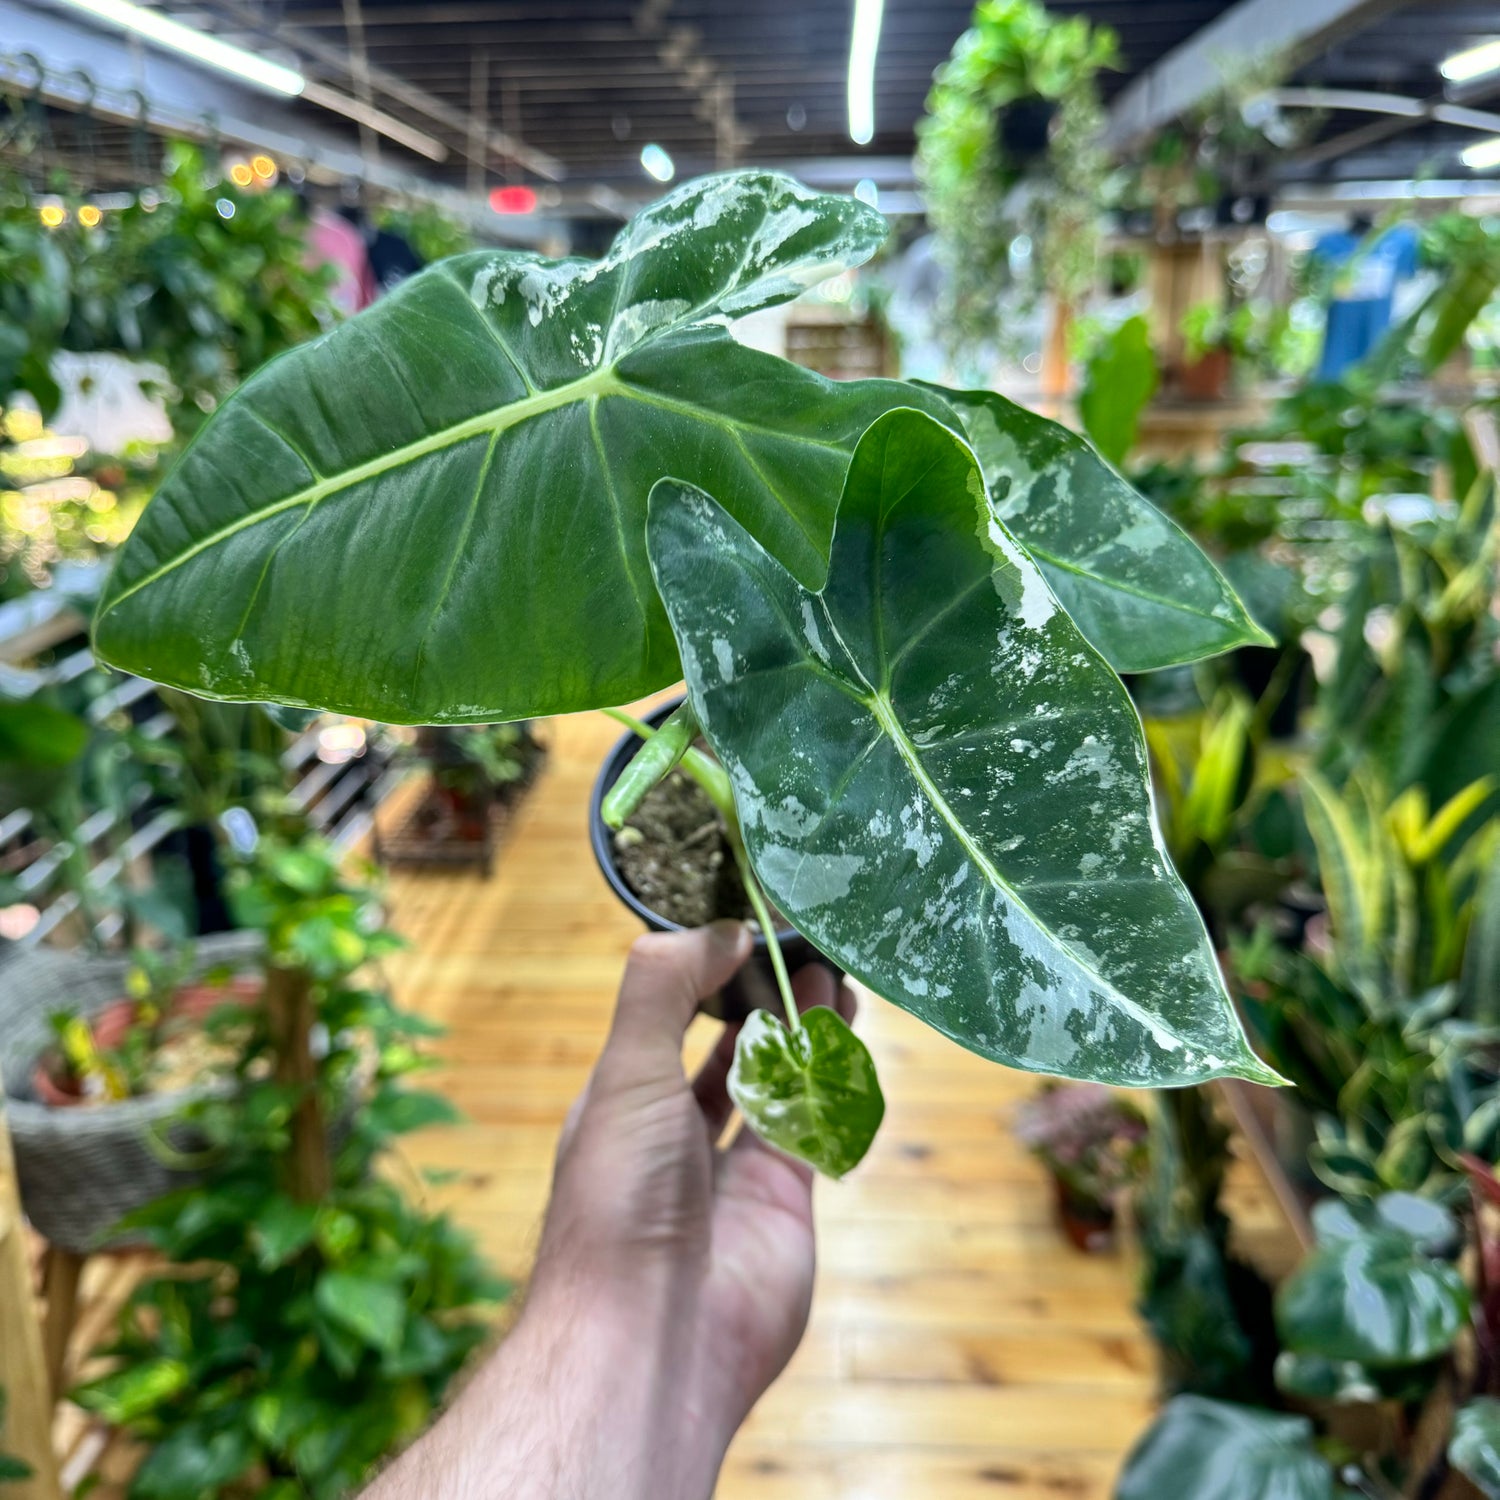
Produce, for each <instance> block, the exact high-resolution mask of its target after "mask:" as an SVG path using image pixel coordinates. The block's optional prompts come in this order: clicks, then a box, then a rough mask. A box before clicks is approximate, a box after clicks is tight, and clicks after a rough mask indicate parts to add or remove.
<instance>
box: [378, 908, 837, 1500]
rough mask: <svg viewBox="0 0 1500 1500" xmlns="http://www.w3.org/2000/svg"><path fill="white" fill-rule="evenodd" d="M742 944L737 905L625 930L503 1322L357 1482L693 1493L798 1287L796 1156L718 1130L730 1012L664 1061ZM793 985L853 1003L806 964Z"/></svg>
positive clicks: (805, 1244) (732, 1425)
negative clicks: (605, 1027) (535, 1235)
mask: <svg viewBox="0 0 1500 1500" xmlns="http://www.w3.org/2000/svg"><path fill="white" fill-rule="evenodd" d="M749 956H750V935H749V932H748V931H747V930H746V928H745V927H744V926H743V925H742V924H741V923H738V922H715V923H714V924H713V925H712V926H710V927H702V928H697V929H695V930H694V931H691V932H672V933H651V934H650V935H648V936H646V937H643V938H641V939H639V940H638V941H637V943H636V944H635V946H634V947H633V948H632V949H631V952H630V960H629V962H628V963H627V964H626V966H625V976H624V978H623V980H622V981H621V983H620V995H619V1000H618V1002H617V1004H616V1009H615V1017H614V1024H613V1025H612V1027H611V1028H610V1033H609V1037H608V1039H607V1040H606V1042H605V1044H604V1050H603V1052H602V1053H601V1055H600V1057H599V1061H598V1063H597V1065H596V1066H595V1068H594V1072H593V1076H592V1077H591V1078H590V1079H589V1082H588V1084H587V1086H586V1087H585V1089H584V1091H583V1094H582V1096H581V1097H580V1098H579V1100H578V1101H577V1103H575V1104H574V1106H573V1109H572V1112H571V1113H570V1114H569V1116H568V1120H567V1123H566V1124H565V1125H564V1127H563V1132H562V1140H561V1143H560V1145H559V1146H558V1152H557V1165H556V1167H555V1169H554V1172H553V1178H552V1201H551V1203H550V1204H549V1205H548V1208H547V1217H546V1222H545V1224H544V1226H543V1229H542V1240H541V1247H540V1249H539V1250H538V1252H537V1259H536V1266H535V1269H534V1270H533V1272H532V1276H531V1282H530V1286H529V1288H528V1290H527V1294H526V1305H525V1307H524V1309H523V1310H522V1313H521V1316H520V1320H519V1321H518V1322H517V1324H516V1326H515V1328H514V1329H513V1330H512V1331H511V1333H510V1334H509V1336H508V1337H507V1338H506V1340H505V1342H504V1343H503V1344H502V1345H501V1346H500V1348H499V1349H498V1350H497V1351H496V1353H495V1354H494V1355H492V1356H491V1357H490V1359H489V1360H488V1361H487V1362H486V1363H485V1364H484V1365H483V1366H482V1367H481V1368H480V1369H479V1370H478V1372H477V1373H476V1374H475V1375H474V1377H473V1379H472V1380H471V1381H470V1382H469V1384H468V1386H467V1387H466V1388H465V1390H464V1391H463V1392H462V1393H461V1394H460V1395H459V1396H458V1398H457V1400H455V1401H454V1403H453V1405H452V1406H451V1407H450V1408H449V1409H448V1411H447V1412H446V1413H445V1414H444V1416H443V1417H442V1418H441V1419H440V1420H439V1421H438V1423H437V1425H436V1426H435V1427H433V1429H432V1430H431V1431H430V1432H428V1433H427V1435H426V1436H425V1437H423V1438H420V1439H419V1440H418V1441H417V1442H416V1443H415V1444H413V1446H412V1447H411V1448H409V1449H408V1450H407V1451H406V1452H405V1453H404V1454H403V1455H402V1456H401V1457H400V1458H398V1459H397V1460H396V1461H395V1462H394V1463H393V1464H392V1465H391V1466H390V1468H388V1469H387V1470H386V1472H385V1473H384V1474H383V1475H381V1476H380V1477H379V1478H378V1479H377V1480H376V1481H375V1483H374V1484H373V1486H371V1487H370V1488H369V1489H368V1490H367V1491H366V1492H365V1495H364V1500H502V1497H503V1500H709V1496H711V1495H712V1494H713V1491H714V1487H715V1485H716V1483H717V1480H718V1473H719V1466H720V1464H721V1463H722V1462H723V1459H724V1454H725V1451H726V1450H727V1448H728V1447H729V1442H730V1439H731V1438H732V1437H733V1436H734V1434H735V1432H736V1431H737V1430H738V1428H739V1426H740V1424H741V1423H742V1422H743V1421H744V1420H745V1418H746V1417H747V1416H748V1415H749V1414H750V1409H751V1407H753V1406H754V1405H755V1403H756V1402H757V1401H758V1400H759V1399H760V1397H761V1395H762V1394H763V1393H764V1391H765V1390H766V1387H767V1386H769V1385H770V1384H771V1382H772V1381H773V1380H775V1378H776V1377H777V1376H778V1375H779V1374H780V1373H781V1371H782V1370H783V1369H784V1368H785V1366H786V1363H787V1361H788V1360H789V1359H790V1358H791V1357H792V1354H793V1352H794V1351H795V1350H796V1348H797V1345H798V1344H799V1343H800V1342H801V1339H802V1334H803V1332H804V1331H805V1329H806V1327H807V1318H808V1313H809V1310H810V1309H811V1306H812V1291H813V1262H814V1257H813V1218H812V1172H811V1171H810V1170H809V1168H807V1167H806V1166H804V1165H802V1163H800V1162H794V1161H792V1160H791V1159H790V1158H788V1157H784V1156H781V1155H778V1154H777V1153H776V1152H775V1151H773V1150H772V1149H771V1148H770V1147H769V1146H766V1145H765V1144H763V1143H762V1142H761V1141H760V1140H758V1139H757V1138H756V1137H755V1136H754V1135H752V1134H751V1132H750V1131H748V1130H743V1129H742V1130H741V1131H740V1132H739V1133H738V1135H736V1136H735V1137H734V1139H733V1140H732V1141H731V1142H730V1143H729V1145H727V1146H725V1147H722V1148H721V1147H720V1146H719V1144H718V1142H719V1138H720V1136H722V1135H723V1134H724V1132H725V1129H726V1127H727V1126H728V1124H729V1121H730V1118H731V1115H732V1114H733V1106H732V1105H731V1104H730V1101H729V1094H728V1092H727V1088H726V1084H727V1081H728V1078H729V1069H730V1066H731V1064H732V1062H733V1059H734V1041H735V1028H732V1027H730V1028H726V1029H725V1031H724V1034H723V1036H721V1037H720V1039H719V1043H718V1045H717V1046H716V1047H715V1049H714V1051H713V1052H712V1054H711V1055H710V1056H709V1059H708V1061H707V1062H705V1063H704V1064H703V1067H702V1068H701V1069H700V1070H699V1072H698V1075H697V1077H696V1078H694V1079H692V1080H691V1082H690V1081H689V1080H688V1079H687V1078H686V1076H685V1075H684V1073H683V1066H682V1042H683V1034H684V1032H686V1030H687V1027H688V1023H689V1022H690V1021H691V1020H692V1018H693V1014H694V1012H695V1011H696V1010H697V1008H698V1002H699V1001H700V1000H701V999H704V998H705V997H707V996H708V995H711V994H712V993H713V992H714V991H715V990H717V989H718V988H719V987H720V986H721V985H723V984H724V982H725V981H726V980H727V979H728V978H729V977H730V975H732V974H733V973H734V972H735V971H736V970H737V969H738V968H739V967H740V966H741V965H742V964H743V963H744V962H745V960H746V959H747V958H748V957H749ZM793 990H794V993H795V994H796V997H797V1001H798V1004H799V1005H800V1006H801V1008H802V1009H804V1010H806V1009H807V1008H808V1007H810V1006H813V1005H834V1004H837V1005H838V1006H839V1009H840V1010H841V1012H842V1013H843V1014H844V1015H845V1016H846V1017H848V1016H850V1015H851V1014H852V1009H853V999H852V996H851V995H850V993H849V991H848V990H847V989H844V988H840V987H839V986H838V985H837V984H836V982H835V980H834V977H833V975H832V974H831V973H830V971H829V970H828V969H826V968H824V967H823V966H822V965H820V964H818V965H809V966H808V967H807V968H805V969H803V970H802V972H801V973H799V974H798V975H797V976H796V978H795V979H794V980H793Z"/></svg>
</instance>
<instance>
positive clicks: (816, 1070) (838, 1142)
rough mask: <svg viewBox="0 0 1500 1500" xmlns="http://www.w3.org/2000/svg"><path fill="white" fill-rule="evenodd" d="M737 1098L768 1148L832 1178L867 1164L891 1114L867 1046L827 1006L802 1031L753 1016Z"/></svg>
mask: <svg viewBox="0 0 1500 1500" xmlns="http://www.w3.org/2000/svg"><path fill="white" fill-rule="evenodd" d="M729 1096H730V1098H732V1099H733V1100H734V1102H735V1104H736V1105H737V1106H738V1107H739V1111H740V1113H741V1114H742V1115H744V1117H745V1119H746V1120H747V1121H748V1122H749V1124H750V1126H751V1127H752V1128H753V1129H754V1131H755V1133H756V1135H758V1136H759V1137H760V1138H761V1139H762V1140H763V1141H769V1142H770V1143H771V1145H773V1146H775V1147H776V1148H777V1149H778V1150H780V1151H785V1152H786V1153H787V1155H789V1156H796V1157H800V1158H801V1159H802V1160H803V1161H805V1162H810V1163H811V1164H812V1165H813V1166H815V1167H816V1168H817V1169H818V1170H819V1171H820V1172H823V1173H826V1174H827V1175H828V1176H829V1177H842V1176H843V1175H844V1174H845V1173H846V1172H847V1171H849V1170H850V1168H852V1167H856V1166H858V1165H859V1163H860V1161H861V1159H862V1158H863V1157H864V1154H865V1152H866V1151H868V1150H869V1149H870V1143H871V1142H872V1141H873V1140H874V1139H875V1132H876V1131H877V1130H879V1129H880V1121H881V1119H882V1117H883V1116H884V1114H885V1098H884V1096H883V1095H882V1094H881V1092H880V1081H879V1080H878V1079H877V1078H876V1076H875V1064H874V1062H872V1061H871V1059H870V1054H869V1052H868V1051H866V1050H865V1044H864V1043H863V1042H862V1041H860V1039H859V1038H858V1037H857V1036H855V1034H854V1033H853V1032H852V1031H850V1029H849V1027H848V1026H847V1025H846V1024H845V1023H844V1021H843V1019H842V1017H840V1016H839V1015H838V1013H837V1012H836V1011H832V1010H829V1009H828V1008H827V1007H826V1006H817V1007H815V1008H814V1009H812V1010H810V1011H808V1012H807V1013H806V1014H805V1015H804V1016H803V1017H802V1027H801V1029H800V1030H799V1031H796V1032H791V1031H788V1030H787V1028H786V1026H785V1025H784V1024H783V1022H782V1021H780V1020H779V1019H778V1018H777V1017H775V1016H773V1015H772V1014H771V1013H770V1012H769V1011H764V1010H757V1011H754V1012H752V1013H751V1015H750V1019H749V1020H747V1021H746V1022H745V1025H744V1027H743V1028H742V1029H741V1031H740V1034H739V1037H738V1039H737V1040H736V1042H735V1049H734V1067H733V1068H732V1069H731V1070H730V1074H729Z"/></svg>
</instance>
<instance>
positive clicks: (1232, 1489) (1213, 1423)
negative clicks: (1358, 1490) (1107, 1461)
mask: <svg viewBox="0 0 1500 1500" xmlns="http://www.w3.org/2000/svg"><path fill="white" fill-rule="evenodd" d="M1337 1493H1339V1492H1338V1491H1337V1490H1336V1489H1335V1488H1334V1482H1333V1472H1332V1470H1331V1469H1330V1468H1329V1467H1328V1464H1327V1462H1326V1461H1325V1460H1324V1459H1322V1458H1320V1457H1319V1456H1318V1452H1317V1450H1316V1449H1315V1448H1314V1447H1313V1431H1312V1423H1311V1422H1309V1421H1308V1420H1307V1418H1306V1417H1289V1416H1283V1415H1281V1414H1279V1413H1277V1412H1270V1411H1260V1410H1257V1409H1256V1408H1255V1407H1252V1406H1231V1405H1230V1404H1229V1403H1227V1402H1224V1401H1207V1400H1205V1399H1204V1398H1203V1397H1201V1396H1178V1397H1176V1398H1175V1399H1174V1400H1172V1401H1169V1402H1168V1403H1167V1405H1166V1408H1165V1409H1164V1410H1163V1412H1162V1414H1161V1416H1159V1417H1158V1418H1157V1419H1156V1421H1155V1423H1154V1424H1153V1425H1152V1427H1151V1429H1150V1430H1149V1431H1148V1432H1147V1433H1146V1435H1145V1437H1143V1438H1142V1439H1141V1441H1140V1442H1139V1443H1138V1444H1137V1445H1136V1447H1135V1450H1134V1451H1133V1452H1132V1453H1131V1455H1130V1457H1129V1458H1128V1459H1127V1460H1126V1461H1125V1471H1124V1473H1123V1474H1121V1476H1120V1483H1119V1485H1118V1486H1117V1487H1116V1489H1115V1500H1167V1497H1168V1496H1178V1495H1180V1496H1182V1497H1183V1500H1189V1497H1190V1500H1334V1496H1335V1495H1336V1494H1337Z"/></svg>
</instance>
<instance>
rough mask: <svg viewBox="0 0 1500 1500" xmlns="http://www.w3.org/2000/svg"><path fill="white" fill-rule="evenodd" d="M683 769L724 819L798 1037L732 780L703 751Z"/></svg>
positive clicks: (798, 1023)
mask: <svg viewBox="0 0 1500 1500" xmlns="http://www.w3.org/2000/svg"><path fill="white" fill-rule="evenodd" d="M604 712H605V713H606V714H608V715H609V717H610V718H611V719H613V720H615V722H616V723H619V724H623V725H625V727H626V728H627V729H633V730H634V731H635V732H636V733H637V734H638V735H640V737H641V738H642V739H643V740H651V739H654V738H655V736H656V733H657V731H656V730H655V729H653V728H652V727H651V725H649V724H647V723H646V722H645V720H643V719H637V718H636V717H635V716H634V715H633V714H628V713H626V712H625V710H624V709H621V708H606V709H605V710H604ZM682 769H683V770H684V771H685V772H686V773H687V774H688V775H689V776H691V777H692V778H693V780H694V781H696V782H697V783H698V785H699V786H700V787H702V788H703V791H704V794H705V795H706V796H707V797H708V800H709V801H710V802H712V803H713V805H714V808H715V810H716V811H717V812H718V814H719V817H720V818H722V819H723V822H724V831H725V833H726V834H727V836H728V838H729V847H730V848H731V849H732V850H733V851H734V862H735V864H736V865H737V866H738V867H739V872H740V880H741V881H742V882H743V883H744V886H745V895H746V896H747V897H749V900H750V905H751V907H752V908H753V909H754V912H755V920H756V921H757V922H758V923H759V924H760V930H761V933H762V934H763V936H764V937H765V940H766V951H767V952H768V953H769V954H770V955H771V968H772V970H773V971H774V972H775V975H776V988H777V989H778V990H780V991H781V1003H782V1005H783V1006H784V1007H785V1009H786V1024H787V1029H788V1030H789V1031H791V1033H792V1034H793V1035H794V1036H795V1035H796V1034H797V1033H798V1032H800V1031H801V1030H802V1016H801V1014H800V1013H799V1011H798V1010H797V1001H796V998H795V997H794V996H793V994H792V981H791V976H790V975H789V974H788V973H787V968H786V956H785V955H784V954H783V953H782V951H781V941H780V939H779V938H778V937H777V936H776V923H775V920H774V919H773V918H772V916H771V909H770V907H769V906H768V905H767V904H766V897H765V893H764V892H763V891H762V890H761V888H760V881H758V880H757V879H756V878H755V870H754V868H753V866H752V865H751V863H750V852H749V850H747V849H746V848H745V838H744V834H743V833H742V832H741V830H740V819H739V814H738V813H737V812H736V811H735V806H734V794H733V792H732V791H731V789H730V786H729V777H728V776H727V775H726V774H725V771H724V767H723V766H721V765H720V764H719V763H718V762H717V761H714V760H710V759H709V757H708V756H706V755H705V754H704V753H703V752H702V751H701V750H698V749H690V750H688V751H687V752H686V754H684V756H683V757H682Z"/></svg>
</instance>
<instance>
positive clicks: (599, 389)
mask: <svg viewBox="0 0 1500 1500" xmlns="http://www.w3.org/2000/svg"><path fill="white" fill-rule="evenodd" d="M624 389H625V388H624V386H623V385H622V383H621V382H620V381H619V380H618V379H617V378H616V375H615V368H614V366H613V365H605V366H602V367H601V368H600V369H597V370H591V371H590V372H589V373H588V374H587V375H585V376H583V377H582V378H581V379H578V380H571V381H569V382H568V383H567V384H566V385H559V386H554V387H553V388H552V389H551V390H550V391H539V392H537V394H536V395H534V396H527V397H524V398H523V399H522V400H520V401H511V402H507V403H506V405H504V406H499V407H494V408H492V409H491V410H489V411H482V412H480V413H478V415H476V416H472V417H466V418H465V419H464V420H463V421H462V422H456V423H455V424H454V425H453V426H452V427H444V428H443V429H442V430H441V431H440V432H433V433H429V434H428V435H427V436H426V437H421V438H418V439H417V440H416V441H415V442H412V443H407V444H406V445H405V446H404V447H401V448H392V449H391V450H390V451H389V452H388V453H382V454H379V455H378V456H377V457H375V458H371V459H367V460H366V461H365V462H364V463H362V464H359V465H357V466H356V467H354V468H352V469H343V470H341V471H340V472H339V473H337V474H330V475H329V476H328V477H327V478H326V479H320V480H319V481H318V482H317V483H316V484H312V485H308V486H307V488H306V489H301V490H298V491H297V492H296V493H295V494H292V495H287V496H284V497H283V498H282V499H280V500H277V501H276V502H275V503H274V504H271V505H267V506H263V507H261V508H260V509H258V510H254V511H250V512H248V513H247V514H246V515H244V516H242V517H241V518H240V519H239V520H238V521H235V522H233V523H231V524H230V525H228V526H221V527H219V528H218V530H217V531H215V532H213V533H212V534H211V535H209V536H206V537H203V538H202V539H201V540H200V541H197V542H195V543H194V544H193V545H192V546H191V547H187V548H185V549H184V550H183V551H181V552H179V553H177V554H176V556H174V557H172V558H171V559H170V560H169V561H167V562H165V563H163V564H162V565H161V566H160V567H158V568H153V569H152V570H151V572H149V573H147V574H146V575H145V576H144V577H142V578H138V579H136V581H135V582H134V583H132V584H131V585H130V587H129V588H126V589H122V590H121V591H120V592H119V593H118V594H116V595H115V597H114V598H113V599H111V600H109V602H108V603H107V604H106V606H105V608H104V611H103V613H105V614H107V613H108V612H109V611H110V610H112V609H113V608H114V607H115V606H116V605H117V604H123V603H124V602H125V600H127V599H128V598H130V596H131V595H132V594H135V593H138V592H139V591H140V590H141V589H143V588H146V587H148V586H149V585H150V584H153V583H155V582H156V581H157V580H158V579H160V578H163V577H165V576H166V575H167V574H168V573H170V572H173V571H174V570H175V569H177V568H180V567H181V566H182V565H183V563H185V562H188V561H189V560H191V559H192V558H194V557H196V556H197V555H198V554H199V553H200V552H206V551H207V550H208V549H209V548H210V547H217V546H218V545H219V543H220V542H222V541H224V539H225V538H226V537H231V536H233V535H234V534H235V533H236V532H239V531H245V530H247V529H248V528H249V527H251V526H258V525H260V523H261V522H262V521H267V520H269V519H270V518H271V517H272V516H277V515H280V514H281V513H282V512H283V511H288V510H296V509H297V508H298V507H299V506H303V505H305V506H307V507H308V509H309V510H311V509H312V507H313V506H315V505H317V503H318V502H319V501H320V500H322V499H324V498H325V497H326V496H328V495H336V494H337V493H338V492H339V491H340V490H346V489H350V488H352V487H353V486H354V485H357V484H361V483H363V481H365V480H366V479H374V478H376V477H377V476H378V475H381V474H384V473H386V472H387V471H389V470H391V469H399V468H400V467H401V466H402V465H403V464H409V463H412V462H413V461H414V460H416V459H419V458H424V457H426V455H427V454H429V453H437V452H440V451H441V450H442V449H444V448H451V447H453V446H454V445H455V444H457V443H462V442H466V441H467V440H468V439H469V438H474V437H483V436H485V435H486V434H495V433H500V432H503V431H505V429H506V428H507V427H515V426H516V425H518V424H519V423H521V422H525V421H527V420H528V419H530V418H531V417H538V416H541V415H542V413H543V412H549V411H553V410H555V409H556V408H557V407H559V406H569V405H571V404H572V403H573V402H575V401H587V400H588V399H589V398H590V397H591V396H605V395H610V394H618V393H620V392H623V390H624Z"/></svg>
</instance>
